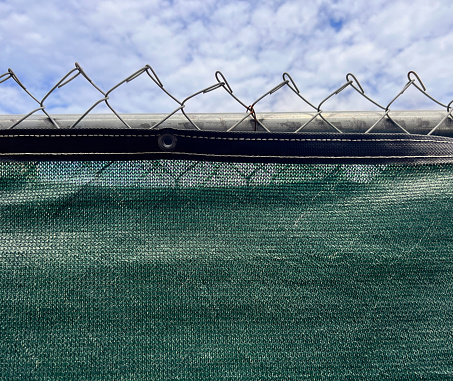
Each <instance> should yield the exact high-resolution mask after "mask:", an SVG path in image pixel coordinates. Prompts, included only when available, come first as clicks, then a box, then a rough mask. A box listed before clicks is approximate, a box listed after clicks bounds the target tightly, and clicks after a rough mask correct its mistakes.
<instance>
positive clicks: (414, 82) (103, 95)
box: [0, 62, 453, 135]
mask: <svg viewBox="0 0 453 381" xmlns="http://www.w3.org/2000/svg"><path fill="white" fill-rule="evenodd" d="M142 75H146V76H147V77H148V78H149V79H151V82H152V84H153V85H155V86H157V87H158V88H159V89H160V90H161V91H162V92H163V93H164V94H165V96H167V97H169V98H170V99H172V100H173V101H174V102H175V103H176V108H175V109H174V110H173V111H171V112H170V113H168V114H166V115H165V117H163V118H162V119H161V120H160V121H159V122H157V123H156V124H154V125H153V126H151V127H149V128H150V129H152V128H156V127H158V126H160V125H162V124H163V123H164V122H165V121H166V120H167V119H169V118H171V117H172V116H173V115H174V114H176V113H178V112H179V111H181V113H182V114H183V115H184V117H185V118H186V119H187V121H188V122H189V123H190V125H191V126H192V127H193V128H195V129H198V130H201V128H200V127H199V126H198V125H197V124H196V123H195V122H194V121H193V120H192V119H191V118H190V115H189V114H188V112H187V110H186V106H187V105H188V104H189V103H190V101H191V100H192V99H193V98H195V97H197V96H199V95H202V94H207V93H209V92H211V91H215V90H218V89H224V90H225V91H226V92H227V93H228V94H229V95H230V96H231V97H232V98H233V99H234V100H235V101H236V102H238V103H239V104H240V105H241V106H242V107H243V108H244V109H245V115H244V116H243V117H242V118H240V119H239V120H238V121H237V122H236V123H234V124H232V125H231V126H230V127H228V128H227V131H232V130H234V129H235V128H236V127H237V126H239V125H240V124H241V123H243V122H244V121H245V120H247V119H250V120H251V122H252V123H254V129H255V131H256V130H258V126H260V127H261V129H262V130H264V131H267V132H271V131H270V129H269V128H268V127H266V125H265V124H264V122H263V120H261V119H260V118H259V115H258V111H257V109H258V107H257V106H258V105H259V103H260V102H261V101H262V100H263V99H264V98H266V97H268V96H270V95H272V94H274V93H276V92H278V91H279V90H280V89H282V88H284V87H287V88H289V89H290V90H291V91H292V92H293V93H294V94H296V95H297V96H298V97H299V99H300V100H301V101H302V102H303V104H305V105H308V106H309V107H310V108H311V109H312V110H313V112H312V114H311V116H310V119H309V120H308V121H307V122H306V123H304V124H303V125H302V126H300V127H298V128H296V129H295V130H294V131H293V132H294V133H298V132H300V131H301V130H303V129H304V128H305V127H307V126H308V125H309V124H310V123H313V122H314V121H315V120H317V119H321V120H322V121H324V122H325V123H326V124H327V125H328V126H330V127H331V128H332V130H333V131H334V132H337V133H343V131H342V130H341V127H340V126H336V125H335V124H333V123H332V122H330V121H329V120H328V119H327V118H326V116H325V115H324V111H323V109H322V106H323V105H324V104H325V103H326V102H327V101H328V100H329V99H331V98H332V97H334V96H337V95H338V94H340V93H341V92H343V91H345V90H346V89H348V88H351V89H353V90H354V91H356V92H357V93H358V94H360V95H361V96H362V97H364V98H365V99H366V100H367V101H369V102H370V103H372V104H373V105H374V106H376V107H377V108H378V109H380V110H382V114H381V115H380V116H379V117H378V118H377V120H376V122H375V123H374V124H373V125H372V126H371V127H369V128H368V129H367V130H366V131H365V133H370V132H372V131H373V129H374V128H375V127H376V126H377V125H378V124H379V123H380V122H381V121H382V120H384V119H387V120H388V121H390V122H391V123H393V124H394V125H395V126H396V127H398V128H399V129H400V130H401V131H402V132H403V133H409V132H408V131H407V130H406V129H405V128H404V127H403V126H402V125H401V124H399V123H398V122H397V121H396V120H394V118H392V115H391V109H390V106H391V105H392V104H393V103H394V102H395V101H396V100H397V99H398V98H399V97H401V96H402V95H403V94H404V93H405V92H406V90H407V89H409V88H410V87H411V86H412V87H415V88H416V89H417V90H418V91H420V92H421V93H422V94H423V95H425V96H426V97H427V98H428V99H430V100H431V101H432V102H434V103H436V104H437V105H438V106H440V107H441V108H442V109H445V115H444V116H443V118H442V119H441V120H440V121H439V123H438V124H437V125H436V126H435V127H434V128H432V129H431V130H430V131H429V133H428V135H431V134H433V133H434V132H435V131H436V130H437V129H438V128H439V127H440V126H441V125H442V124H443V123H444V122H445V120H446V119H447V118H449V119H451V120H453V106H452V105H453V100H451V101H450V102H449V103H448V104H444V103H442V102H440V101H439V100H437V99H436V98H434V97H433V96H431V95H430V94H429V93H428V92H427V90H426V87H425V85H424V83H423V82H422V80H421V79H420V77H419V76H418V75H417V73H415V72H414V71H409V73H408V74H407V78H408V81H407V82H406V84H405V85H404V86H403V88H402V90H401V91H400V92H399V93H398V94H397V95H396V96H394V97H393V99H392V100H391V101H390V102H389V103H388V104H387V105H386V106H383V105H381V104H379V103H378V102H376V101H375V100H373V99H372V98H370V97H369V96H368V95H366V94H365V90H364V89H363V87H362V85H361V84H360V82H359V80H358V79H357V78H356V77H355V76H354V75H353V74H352V73H348V74H347V75H346V82H345V83H344V84H342V85H341V86H340V87H339V88H338V89H336V90H335V91H333V92H332V93H330V94H329V95H328V96H326V97H325V98H324V99H323V100H322V101H321V102H320V103H319V104H318V106H315V105H314V104H313V103H311V102H310V101H308V100H307V99H306V98H305V97H304V96H302V94H301V92H300V90H299V87H298V86H297V85H296V83H295V81H294V80H293V78H292V77H291V76H290V75H289V74H288V73H286V72H285V73H283V81H281V82H280V83H279V84H277V85H276V86H274V87H273V88H272V89H271V90H269V91H266V92H265V93H264V94H263V95H261V96H259V97H258V98H257V99H256V100H255V101H253V102H252V103H248V102H243V101H242V100H241V99H239V98H238V97H237V96H236V94H234V92H233V89H232V87H231V86H230V84H229V83H228V81H227V79H226V77H225V76H224V75H223V74H222V73H221V72H220V71H217V72H216V73H215V79H216V81H217V82H216V83H215V84H213V85H211V86H208V87H206V88H204V89H202V90H199V91H197V92H195V93H193V94H190V95H189V96H187V97H186V98H184V100H182V101H180V100H178V99H177V98H176V97H175V96H174V95H172V94H171V93H170V92H169V91H168V90H167V89H166V88H164V85H163V83H162V81H161V80H160V78H159V77H158V76H157V74H156V72H155V71H154V70H153V68H152V67H151V66H149V65H145V66H144V67H142V68H141V69H139V70H137V71H136V72H134V73H132V74H131V75H129V76H128V77H127V78H125V79H123V80H121V81H120V82H118V83H117V84H116V85H114V86H113V87H112V88H110V89H109V90H107V91H103V90H102V89H101V88H100V87H99V86H97V85H96V84H95V83H94V82H93V80H92V79H91V78H90V77H89V76H88V75H87V73H86V72H85V71H84V70H83V69H82V67H81V66H80V65H79V64H78V63H77V62H76V63H75V67H74V68H73V69H71V70H70V71H69V72H68V73H67V74H66V75H64V76H63V77H62V78H61V79H60V80H59V81H58V82H57V83H56V84H55V86H53V87H52V88H51V89H50V90H49V91H48V92H47V94H46V95H45V96H44V97H43V98H42V99H41V100H39V99H38V98H36V97H35V96H34V95H33V94H31V93H30V91H29V90H27V88H26V87H25V86H24V84H23V83H22V82H21V81H20V80H19V78H18V77H17V75H16V74H15V73H14V72H13V70H12V69H8V70H7V72H6V73H4V74H2V75H0V91H1V84H2V83H4V82H6V81H8V80H12V81H14V82H15V83H16V84H17V85H18V86H19V88H20V89H21V90H22V91H23V92H24V93H26V94H27V95H28V96H29V97H30V98H32V100H33V101H34V102H36V103H37V106H38V107H36V108H34V109H33V110H31V111H29V112H27V113H25V114H23V115H22V116H20V118H19V119H18V120H17V121H16V122H15V123H14V124H13V125H11V126H10V127H9V129H12V128H15V127H17V126H19V125H20V124H21V123H22V122H23V121H24V120H26V119H27V118H29V117H30V116H31V115H33V114H35V113H37V112H42V113H44V115H45V117H47V118H48V119H49V121H50V122H51V123H52V125H53V126H54V127H55V128H61V126H59V124H58V123H57V121H56V120H55V119H54V118H53V117H52V115H51V114H50V113H49V112H48V111H47V110H46V104H45V102H46V101H48V99H49V98H50V96H51V95H52V93H54V91H55V90H56V89H60V88H62V87H64V86H65V85H67V84H68V83H70V82H71V81H73V80H74V79H76V78H77V77H79V76H81V77H82V78H84V79H85V80H86V81H87V82H88V83H89V84H90V85H91V86H92V87H93V88H94V89H95V90H96V91H97V92H98V93H99V94H100V98H99V99H98V100H97V101H96V102H95V103H94V104H92V105H91V106H90V107H89V108H88V109H87V110H86V111H85V112H84V113H83V114H81V115H80V117H78V119H77V120H76V121H75V122H74V123H73V124H72V125H71V126H70V127H69V128H74V127H76V126H77V125H78V124H79V123H80V122H81V121H82V120H83V119H84V118H85V117H86V116H87V115H88V114H90V113H92V111H93V110H94V109H95V108H96V107H97V106H98V105H100V104H101V103H104V104H105V105H106V106H107V107H108V108H109V109H110V110H111V111H112V113H113V114H114V115H115V116H116V117H117V118H118V119H119V120H120V121H121V123H122V124H124V126H125V127H127V128H131V126H130V125H129V124H128V123H127V122H126V121H125V120H124V118H123V117H121V115H120V114H119V113H118V112H117V111H116V110H115V109H114V108H113V106H112V105H111V104H110V102H109V100H110V95H111V94H112V93H113V92H114V91H115V90H117V89H118V88H119V87H121V86H123V85H125V84H127V83H129V82H131V81H133V80H135V79H136V78H138V77H140V76H142ZM247 104H249V105H247Z"/></svg>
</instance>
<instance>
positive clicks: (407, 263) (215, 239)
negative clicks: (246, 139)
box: [0, 161, 453, 380]
mask: <svg viewBox="0 0 453 381" xmlns="http://www.w3.org/2000/svg"><path fill="white" fill-rule="evenodd" d="M0 174H1V177H0V192H1V193H0V194H1V197H0V227H1V236H0V253H1V254H0V298H1V305H0V330H1V337H2V339H1V340H0V369H1V372H0V378H1V379H8V380H10V379H55V378H61V379H94V380H96V379H123V380H129V379H130V380H133V379H134V380H135V379H147V380H149V379H159V380H175V379H181V380H186V379H194V380H199V379H215V380H222V379H225V380H227V379H250V380H252V379H263V380H266V379H269V380H270V379H272V380H274V379H275V380H277V379H278V380H283V379H304V378H324V379H329V378H331V379H344V378H365V377H366V378H376V379H380V378H383V377H390V378H403V379H407V378H418V377H427V378H431V379H432V378H436V377H438V378H444V377H446V376H448V375H450V376H451V375H452V374H453V330H452V326H453V325H452V323H453V310H452V307H453V260H452V259H453V258H452V257H453V240H452V236H453V235H452V223H451V216H452V211H453V200H452V196H453V166H449V165H444V166H408V167H404V166H371V165H284V164H238V163H236V164H235V163H206V162H196V161H134V162H58V163H54V162H41V163H29V162H25V163H2V164H0Z"/></svg>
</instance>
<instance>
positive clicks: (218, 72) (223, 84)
mask: <svg viewBox="0 0 453 381" xmlns="http://www.w3.org/2000/svg"><path fill="white" fill-rule="evenodd" d="M219 76H220V77H221V79H220V78H219ZM215 78H216V79H217V82H218V83H221V84H222V86H223V87H224V88H225V90H226V91H228V92H229V93H230V94H233V89H232V88H231V86H230V84H229V83H228V81H227V79H226V78H225V76H224V75H223V74H222V72H220V71H218V70H217V71H216V72H215Z"/></svg>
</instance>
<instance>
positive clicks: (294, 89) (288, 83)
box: [283, 72, 300, 94]
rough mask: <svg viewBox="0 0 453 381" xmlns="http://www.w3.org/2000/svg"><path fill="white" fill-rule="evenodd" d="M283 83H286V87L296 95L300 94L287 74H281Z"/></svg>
mask: <svg viewBox="0 0 453 381" xmlns="http://www.w3.org/2000/svg"><path fill="white" fill-rule="evenodd" d="M283 81H284V82H286V85H287V86H288V87H289V88H290V89H291V90H292V91H294V92H295V93H296V94H300V91H299V88H298V87H297V85H296V83H295V82H294V80H293V79H292V77H291V76H290V75H289V74H288V73H286V72H285V73H283Z"/></svg>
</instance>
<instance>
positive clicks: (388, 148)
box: [0, 129, 453, 164]
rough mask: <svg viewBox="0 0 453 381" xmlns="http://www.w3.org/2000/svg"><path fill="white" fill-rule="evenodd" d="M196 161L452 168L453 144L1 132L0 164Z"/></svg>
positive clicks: (307, 136)
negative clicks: (441, 164) (420, 165)
mask: <svg viewBox="0 0 453 381" xmlns="http://www.w3.org/2000/svg"><path fill="white" fill-rule="evenodd" d="M159 158H163V159H194V160H210V161H237V162H283V163H370V164H375V163H416V164H429V163H452V162H453V139H452V138H448V137H441V136H426V135H408V134H380V133H379V134H349V133H348V134H341V133H297V134H295V133H261V132H215V131H192V130H176V129H162V130H138V129H97V130H91V129H90V130H82V129H79V130H75V129H74V130H62V129H60V130H59V129H54V130H43V129H36V130H31V129H22V130H20V129H14V130H3V131H1V132H0V160H131V159H159Z"/></svg>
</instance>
